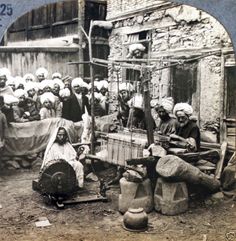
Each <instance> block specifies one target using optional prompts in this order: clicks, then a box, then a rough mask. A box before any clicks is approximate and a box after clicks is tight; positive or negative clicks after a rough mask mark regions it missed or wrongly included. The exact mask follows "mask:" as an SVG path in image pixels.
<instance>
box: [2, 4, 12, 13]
mask: <svg viewBox="0 0 236 241" xmlns="http://www.w3.org/2000/svg"><path fill="white" fill-rule="evenodd" d="M12 13H13V9H12V6H11V4H4V3H3V4H0V16H3V15H8V16H11V15H12Z"/></svg>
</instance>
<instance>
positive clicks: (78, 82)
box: [71, 77, 84, 88]
mask: <svg viewBox="0 0 236 241" xmlns="http://www.w3.org/2000/svg"><path fill="white" fill-rule="evenodd" d="M83 83H84V81H83V79H82V78H79V77H78V78H75V79H73V80H72V82H71V87H72V88H74V86H76V85H79V86H81V87H82V85H83Z"/></svg>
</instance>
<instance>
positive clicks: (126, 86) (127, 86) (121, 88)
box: [119, 83, 134, 92]
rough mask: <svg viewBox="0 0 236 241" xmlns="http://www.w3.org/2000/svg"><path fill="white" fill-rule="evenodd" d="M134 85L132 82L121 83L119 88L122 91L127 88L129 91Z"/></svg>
mask: <svg viewBox="0 0 236 241" xmlns="http://www.w3.org/2000/svg"><path fill="white" fill-rule="evenodd" d="M133 89H134V88H133V85H132V84H130V83H121V84H120V86H119V90H120V91H122V90H127V91H131V92H132V91H133Z"/></svg>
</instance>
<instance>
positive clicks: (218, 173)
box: [215, 141, 227, 179]
mask: <svg viewBox="0 0 236 241" xmlns="http://www.w3.org/2000/svg"><path fill="white" fill-rule="evenodd" d="M220 149H221V154H220V160H219V162H218V163H217V168H216V173H215V177H216V179H220V177H221V173H222V170H223V165H224V159H225V154H226V151H227V142H226V141H224V142H223V143H222V145H221V147H220Z"/></svg>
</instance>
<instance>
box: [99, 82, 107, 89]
mask: <svg viewBox="0 0 236 241" xmlns="http://www.w3.org/2000/svg"><path fill="white" fill-rule="evenodd" d="M97 88H98V90H101V89H102V88H105V89H108V82H107V81H106V80H101V81H99V82H98V83H97Z"/></svg>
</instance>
